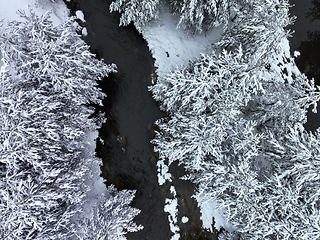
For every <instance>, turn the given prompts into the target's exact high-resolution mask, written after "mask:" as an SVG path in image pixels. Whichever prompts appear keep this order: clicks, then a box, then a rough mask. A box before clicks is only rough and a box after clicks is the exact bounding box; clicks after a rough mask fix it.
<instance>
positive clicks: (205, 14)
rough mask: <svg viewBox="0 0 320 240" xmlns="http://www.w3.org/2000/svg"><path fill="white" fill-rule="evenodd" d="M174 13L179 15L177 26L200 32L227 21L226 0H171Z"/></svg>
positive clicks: (224, 23) (228, 14)
mask: <svg viewBox="0 0 320 240" xmlns="http://www.w3.org/2000/svg"><path fill="white" fill-rule="evenodd" d="M170 2H171V5H172V6H173V10H174V11H175V13H177V14H178V15H180V20H179V24H178V27H183V28H188V29H192V30H194V31H198V32H202V31H203V30H207V29H210V28H212V27H216V26H219V25H226V24H227V23H228V21H229V16H230V13H229V3H230V1H228V0H171V1H170Z"/></svg>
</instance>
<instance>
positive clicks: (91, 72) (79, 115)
mask: <svg viewBox="0 0 320 240" xmlns="http://www.w3.org/2000/svg"><path fill="white" fill-rule="evenodd" d="M49 15H50V14H49V13H47V14H45V15H43V16H37V15H36V14H35V13H34V12H33V11H30V12H29V13H27V14H26V13H24V12H22V11H20V16H21V17H22V18H24V19H25V21H22V22H18V21H13V22H9V23H8V24H7V27H6V29H4V31H3V33H2V34H1V40H0V41H1V42H0V43H1V46H0V47H1V54H2V57H3V59H2V61H3V63H4V65H3V66H2V67H1V72H0V81H1V82H0V86H1V95H0V114H1V119H0V132H1V137H0V169H1V173H0V222H1V224H0V238H1V239H74V238H76V237H77V235H78V234H79V233H80V232H82V231H83V230H82V229H83V228H85V226H81V224H80V223H79V221H78V220H77V219H79V217H77V216H79V215H81V214H82V212H83V211H84V209H83V208H84V206H88V205H86V204H87V202H88V201H89V200H90V196H89V195H88V194H89V193H90V188H91V185H93V184H94V182H92V181H91V182H90V179H91V177H92V175H91V174H90V173H91V171H92V168H97V167H98V166H99V162H98V160H97V159H96V158H92V155H93V154H91V155H90V154H87V153H86V151H87V150H86V144H85V142H86V139H85V138H86V137H87V136H86V133H87V132H89V131H94V130H95V129H96V128H97V127H98V125H97V122H96V121H95V120H94V119H92V118H91V119H90V118H89V117H90V116H91V115H92V113H93V109H92V108H90V107H89V104H91V103H95V104H101V102H102V99H103V97H104V96H105V95H104V94H103V93H102V92H101V91H100V89H99V88H98V87H97V80H100V79H101V78H102V77H103V76H107V75H108V73H110V72H112V71H114V70H115V66H113V65H106V64H104V63H103V62H101V61H98V60H96V59H95V58H94V55H93V54H91V53H90V51H89V46H88V45H86V44H85V42H84V41H83V40H82V39H81V38H80V37H79V36H78V35H77V33H76V26H75V24H74V21H73V19H72V18H71V19H69V20H68V21H66V22H64V23H62V24H60V25H57V26H54V25H53V23H52V22H51V21H50V18H49ZM97 174H99V173H97ZM104 192H105V196H108V200H105V202H103V199H102V200H101V201H100V202H99V203H97V209H99V210H97V211H104V210H103V209H108V208H110V211H111V212H112V211H113V210H114V209H113V207H116V209H120V208H121V207H123V209H124V211H126V212H127V213H128V218H127V219H126V223H124V224H123V225H121V223H122V221H123V216H121V215H119V216H116V215H114V214H113V215H109V216H104V218H103V219H105V221H106V222H104V223H102V225H108V224H109V225H112V223H113V222H115V226H117V229H118V230H117V231H118V232H117V233H115V232H112V231H110V230H108V229H100V231H101V232H103V234H105V235H108V237H110V238H114V236H113V235H112V234H113V233H115V234H117V236H118V235H124V234H125V233H126V232H127V231H135V230H137V229H139V227H138V226H136V225H135V224H134V223H132V222H131V221H132V219H133V218H134V216H135V215H137V214H138V210H136V209H133V208H130V207H128V202H130V201H131V200H132V198H133V192H128V191H123V192H119V193H115V191H114V189H112V188H109V189H105V191H104ZM122 197H123V201H121V198H122ZM113 199H114V202H113ZM111 203H112V204H111ZM102 206H103V207H104V208H102ZM99 214H100V215H103V214H104V212H100V213H99ZM84 217H85V216H84ZM82 220H83V219H82ZM102 225H101V226H102ZM128 226H130V227H128ZM92 234H93V235H92V236H90V238H91V239H99V236H98V235H95V233H93V232H92ZM109 234H111V235H109Z"/></svg>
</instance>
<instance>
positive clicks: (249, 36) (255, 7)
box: [219, 0, 294, 64]
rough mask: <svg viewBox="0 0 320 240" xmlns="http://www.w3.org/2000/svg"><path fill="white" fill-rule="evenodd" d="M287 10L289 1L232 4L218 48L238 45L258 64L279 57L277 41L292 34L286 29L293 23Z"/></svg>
mask: <svg viewBox="0 0 320 240" xmlns="http://www.w3.org/2000/svg"><path fill="white" fill-rule="evenodd" d="M288 7H289V1H288V0H271V1H264V0H257V1H251V0H238V1H234V3H233V4H232V5H231V7H230V11H231V13H230V14H231V16H232V20H231V22H230V24H229V27H228V28H227V30H226V32H225V33H224V34H223V37H222V39H221V40H220V42H219V45H221V46H222V48H225V49H229V50H230V49H234V48H238V46H239V45H241V46H242V47H243V49H244V52H245V54H248V55H250V56H253V57H254V58H255V59H256V61H257V62H258V61H262V62H263V61H264V60H265V58H266V57H267V56H268V55H269V56H270V55H271V54H272V53H276V54H278V53H279V50H281V47H280V42H281V41H282V39H283V38H287V37H289V36H290V34H291V31H290V30H289V29H287V30H285V28H286V27H287V26H288V25H290V24H293V21H294V17H291V16H290V14H289V11H288ZM260 64H261V63H260Z"/></svg>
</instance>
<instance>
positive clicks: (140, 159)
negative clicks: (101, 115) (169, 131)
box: [68, 0, 216, 240]
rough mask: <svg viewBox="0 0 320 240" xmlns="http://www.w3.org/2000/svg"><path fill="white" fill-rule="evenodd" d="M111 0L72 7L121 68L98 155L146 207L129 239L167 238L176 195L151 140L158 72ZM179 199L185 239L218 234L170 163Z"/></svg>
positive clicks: (112, 177) (101, 52) (98, 48)
mask: <svg viewBox="0 0 320 240" xmlns="http://www.w3.org/2000/svg"><path fill="white" fill-rule="evenodd" d="M110 3H111V0H90V1H86V0H76V1H71V2H70V3H68V5H69V8H71V10H72V11H73V12H75V11H76V10H79V9H80V10H82V11H83V13H84V16H85V20H86V22H85V23H84V24H85V27H86V28H87V31H88V35H87V37H86V38H85V40H86V42H87V43H88V44H89V45H90V46H91V49H92V51H93V52H94V53H97V55H98V57H100V58H103V59H104V61H105V62H106V63H115V64H116V65H117V67H118V72H117V73H115V74H112V75H110V76H109V77H108V78H105V79H104V80H103V83H102V84H101V87H102V89H103V91H104V92H105V93H106V94H107V96H108V97H107V98H106V99H105V101H104V109H100V110H102V111H103V112H105V113H106V116H107V119H108V120H107V122H106V123H105V124H104V125H103V127H102V128H101V129H100V133H99V136H100V139H101V140H100V141H98V142H97V155H98V156H99V157H100V158H102V159H103V166H102V174H103V177H104V178H105V179H107V182H108V184H114V185H115V186H116V187H117V188H118V189H136V190H137V193H136V198H135V200H134V202H133V204H132V205H133V207H136V208H139V209H140V210H141V213H140V214H139V215H138V216H137V217H136V219H135V220H136V222H137V223H138V224H142V225H143V226H144V229H143V230H142V231H139V232H137V233H130V234H128V235H127V236H126V237H127V239H129V240H131V239H132V240H135V239H139V240H140V239H152V240H158V239H159V240H166V239H168V240H169V239H170V238H171V237H172V236H173V233H172V232H171V230H170V226H169V221H168V213H167V212H165V208H164V205H165V201H166V199H168V198H169V199H173V197H174V196H173V193H172V191H170V186H169V185H162V186H159V184H158V179H157V167H156V162H157V156H156V154H154V153H153V147H152V145H151V144H150V140H151V139H152V137H153V125H152V123H153V122H154V121H155V120H156V119H158V118H161V117H163V116H164V113H162V112H161V111H160V110H159V107H158V105H157V103H156V102H155V101H154V100H153V99H152V97H151V93H150V92H148V90H147V86H148V85H150V84H151V80H152V76H154V67H153V65H154V61H153V59H152V57H151V54H150V51H149V49H148V47H147V43H146V42H145V41H144V40H143V39H142V37H141V35H140V34H139V33H138V32H137V31H136V29H135V28H134V27H133V26H128V27H118V24H119V18H120V15H119V14H118V13H112V14H111V13H110V12H109V4H110ZM170 172H171V173H172V175H173V178H174V179H173V182H172V185H174V186H175V190H176V193H175V194H176V198H177V199H178V210H179V212H178V215H177V216H176V217H177V221H176V222H177V225H178V226H179V228H180V239H202V240H207V239H208V240H209V239H216V236H214V234H212V233H208V232H206V231H205V230H203V229H202V222H201V221H200V211H199V208H198V207H197V204H196V202H195V201H194V199H193V198H191V196H192V194H193V192H194V189H195V186H194V184H192V183H190V182H187V181H183V180H180V179H179V177H180V176H182V175H183V174H184V169H183V167H179V166H177V165H173V166H172V167H170Z"/></svg>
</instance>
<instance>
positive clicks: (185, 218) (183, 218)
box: [181, 216, 189, 223]
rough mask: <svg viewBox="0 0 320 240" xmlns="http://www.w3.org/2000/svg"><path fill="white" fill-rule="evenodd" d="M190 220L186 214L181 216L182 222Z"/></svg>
mask: <svg viewBox="0 0 320 240" xmlns="http://www.w3.org/2000/svg"><path fill="white" fill-rule="evenodd" d="M188 221H189V218H188V217H186V216H183V217H182V218H181V222H182V223H187V222H188Z"/></svg>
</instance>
